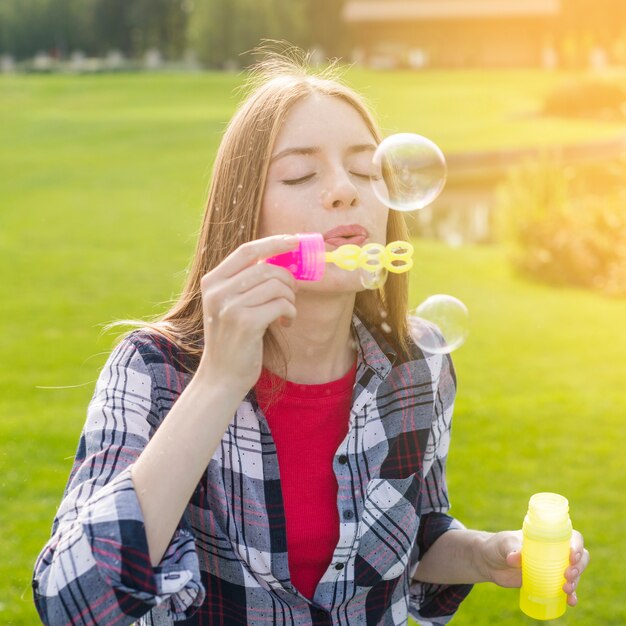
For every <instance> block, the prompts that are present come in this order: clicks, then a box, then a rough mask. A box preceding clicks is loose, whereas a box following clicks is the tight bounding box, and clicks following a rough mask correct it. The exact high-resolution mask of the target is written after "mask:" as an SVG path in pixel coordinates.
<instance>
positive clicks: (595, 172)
mask: <svg viewBox="0 0 626 626" xmlns="http://www.w3.org/2000/svg"><path fill="white" fill-rule="evenodd" d="M625 175H626V163H623V162H616V163H613V164H612V165H603V166H595V167H591V166H587V167H578V168H573V167H570V168H563V167H562V166H560V165H559V164H558V162H550V161H547V160H544V161H541V160H540V161H538V162H529V163H526V164H524V165H522V166H520V167H518V168H516V169H514V170H513V171H512V172H511V173H510V175H509V176H508V179H507V181H506V182H505V183H504V185H503V186H502V187H501V188H500V190H499V193H498V202H497V206H496V209H495V213H496V217H497V219H498V221H499V223H500V230H501V232H504V233H505V237H507V238H508V239H509V240H510V241H512V242H513V244H514V248H513V252H512V259H513V263H514V265H515V266H516V267H517V268H518V269H519V270H521V271H522V272H523V273H524V274H526V275H529V276H532V277H533V278H535V279H537V280H540V281H544V282H548V283H552V284H556V285H575V286H580V287H587V288H592V289H598V290H601V291H603V292H605V293H607V294H611V295H625V294H626V212H625V211H624V206H625V205H626V192H625V190H624V189H623V180H624V176H625Z"/></svg>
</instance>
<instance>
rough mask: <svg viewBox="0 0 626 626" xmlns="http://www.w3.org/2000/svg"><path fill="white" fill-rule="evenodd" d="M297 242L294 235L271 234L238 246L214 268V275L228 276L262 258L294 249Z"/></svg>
mask: <svg viewBox="0 0 626 626" xmlns="http://www.w3.org/2000/svg"><path fill="white" fill-rule="evenodd" d="M298 243H299V239H298V237H296V236H295V235H273V236H271V237H264V238H262V239H255V240H254V241H248V242H247V243H244V244H242V245H241V246H239V247H238V248H237V249H236V250H235V251H234V252H231V253H230V254H229V255H228V256H227V257H226V258H225V259H224V260H223V261H222V262H221V263H220V264H219V265H218V267H216V268H215V272H216V276H217V277H219V278H229V277H231V276H234V275H235V274H238V273H239V272H241V271H242V270H244V269H245V268H246V267H250V266H251V265H255V264H256V263H258V262H259V261H262V260H263V259H267V258H268V257H271V256H274V255H276V254H281V253H283V252H289V251H290V250H294V249H295V248H296V247H297V245H298Z"/></svg>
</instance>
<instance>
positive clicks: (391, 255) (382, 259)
mask: <svg viewBox="0 0 626 626" xmlns="http://www.w3.org/2000/svg"><path fill="white" fill-rule="evenodd" d="M412 257H413V246H412V245H411V244H410V243H409V242H408V241H394V242H392V243H389V244H387V245H386V246H383V245H382V244H380V243H368V244H365V245H364V246H363V247H359V246H355V245H352V244H346V245H344V246H339V247H338V248H337V249H336V250H333V251H332V252H326V254H325V260H326V263H334V264H335V265H336V266H337V267H340V268H342V269H344V270H348V271H353V270H356V269H364V270H367V271H368V272H372V273H374V272H377V271H378V270H380V269H383V268H384V269H386V270H388V271H389V272H392V273H394V274H403V273H404V272H408V271H409V270H410V269H411V268H412V267H413V258H412Z"/></svg>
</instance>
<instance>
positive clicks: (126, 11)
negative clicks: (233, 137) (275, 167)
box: [0, 0, 345, 67]
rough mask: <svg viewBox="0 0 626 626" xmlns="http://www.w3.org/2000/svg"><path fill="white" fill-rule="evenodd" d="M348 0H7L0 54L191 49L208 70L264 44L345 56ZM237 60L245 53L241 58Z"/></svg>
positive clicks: (174, 54) (169, 55)
mask: <svg viewBox="0 0 626 626" xmlns="http://www.w3.org/2000/svg"><path fill="white" fill-rule="evenodd" d="M343 4H344V0H2V1H1V2H0V54H11V55H13V56H14V57H15V58H17V59H24V58H27V57H32V56H34V55H35V54H37V53H41V52H47V53H49V54H52V55H55V56H60V57H67V56H68V55H70V54H71V53H72V52H73V51H76V50H80V51H82V52H83V53H85V54H88V55H97V56H104V55H106V54H107V53H108V52H109V51H111V50H117V51H119V52H121V53H123V54H124V55H126V56H127V57H138V56H141V55H142V54H143V53H144V52H145V51H146V50H148V49H151V48H156V49H158V50H159V51H160V52H161V53H162V54H163V56H164V57H165V58H166V59H179V58H181V57H182V56H183V55H184V54H185V53H186V51H187V50H189V49H193V50H195V52H196V53H197V56H198V57H199V58H200V60H202V61H203V62H204V63H205V64H206V65H207V66H209V67H224V66H225V65H233V64H235V65H240V64H245V60H246V57H245V53H246V52H247V51H249V50H251V49H252V48H254V47H255V46H257V45H258V44H259V42H260V41H261V40H262V39H268V38H269V39H280V40H287V41H290V42H291V43H293V44H296V45H299V46H301V47H321V48H322V49H323V50H324V53H325V54H327V55H336V54H339V53H341V52H344V51H345V46H344V45H343V42H344V41H345V36H344V32H343V23H342V20H341V10H342V7H343ZM240 55H243V57H242V58H240Z"/></svg>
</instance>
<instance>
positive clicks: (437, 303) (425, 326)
mask: <svg viewBox="0 0 626 626" xmlns="http://www.w3.org/2000/svg"><path fill="white" fill-rule="evenodd" d="M409 332H410V333H411V337H413V340H414V341H415V343H416V344H417V345H418V346H419V347H420V348H421V349H422V350H424V352H429V353H431V354H448V353H450V352H452V351H453V350H456V349H457V348H458V347H460V346H462V345H463V344H464V343H465V339H466V338H467V335H468V333H469V312H468V310H467V307H466V306H465V305H464V304H463V302H461V301H460V300H458V299H457V298H455V297H453V296H448V295H445V294H437V295H434V296H430V297H429V298H426V300H424V302H422V303H421V304H420V305H419V306H418V307H417V308H416V309H415V311H414V312H413V314H412V315H411V316H410V317H409Z"/></svg>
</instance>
